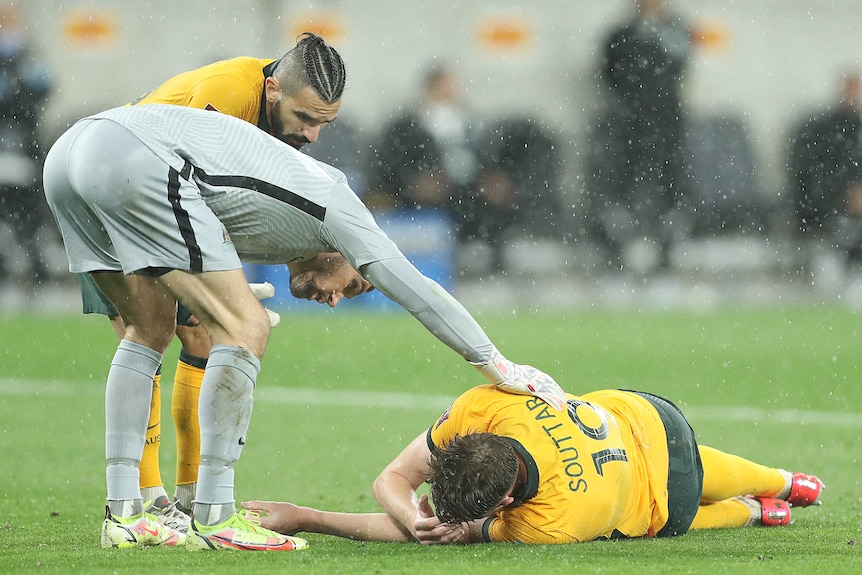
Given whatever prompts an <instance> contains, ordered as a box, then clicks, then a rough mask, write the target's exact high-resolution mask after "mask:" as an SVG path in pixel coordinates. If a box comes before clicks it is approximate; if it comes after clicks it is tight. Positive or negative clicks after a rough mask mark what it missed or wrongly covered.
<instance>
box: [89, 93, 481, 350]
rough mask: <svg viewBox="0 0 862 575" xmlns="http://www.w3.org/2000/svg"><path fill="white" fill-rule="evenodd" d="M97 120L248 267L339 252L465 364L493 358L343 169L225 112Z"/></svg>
mask: <svg viewBox="0 0 862 575" xmlns="http://www.w3.org/2000/svg"><path fill="white" fill-rule="evenodd" d="M93 117H94V118H104V119H108V120H111V121H113V122H116V123H117V124H120V125H121V126H124V127H125V128H126V129H127V130H129V131H130V132H131V133H132V134H134V135H135V136H136V137H137V138H138V139H139V140H140V141H141V142H142V143H143V144H144V145H146V146H147V147H148V148H149V149H150V150H152V151H153V153H155V154H156V155H157V156H158V157H159V158H161V159H162V160H163V161H164V162H165V163H166V164H168V165H169V166H171V167H172V168H173V169H175V170H176V171H177V172H179V174H180V177H183V178H185V179H187V180H189V181H192V182H194V183H195V184H196V186H197V188H198V189H199V190H200V193H201V196H202V197H203V199H204V200H205V201H206V203H207V205H208V206H209V207H210V209H211V210H212V211H213V212H214V213H215V215H216V216H217V217H218V218H219V219H220V220H221V221H222V223H223V224H224V225H225V227H226V228H227V231H228V233H229V234H230V238H231V240H232V241H233V244H234V246H235V248H236V250H237V253H238V254H239V256H240V259H241V260H242V261H244V262H249V263H262V264H283V263H287V262H291V261H295V260H299V259H303V258H307V257H311V256H313V255H315V254H318V253H321V252H330V251H337V252H340V253H341V254H343V255H344V257H345V258H346V259H347V260H348V261H349V262H350V263H351V265H353V266H354V267H355V268H356V269H357V270H359V272H360V273H361V274H362V275H363V277H365V278H366V279H368V281H370V282H371V283H372V284H373V285H374V286H375V287H376V288H377V289H379V290H380V291H381V292H383V293H384V294H385V295H386V296H387V297H389V298H391V299H392V300H394V301H395V302H397V303H398V304H400V305H401V306H402V307H404V308H405V309H406V310H407V311H409V312H410V313H411V314H412V315H413V316H414V317H415V318H416V319H418V320H419V321H420V322H421V323H422V324H423V325H424V326H425V327H426V328H427V329H428V330H429V331H430V332H431V333H432V334H434V335H435V336H436V337H437V338H438V339H440V340H441V341H442V342H443V343H445V344H446V345H447V346H449V347H450V348H452V349H453V350H455V351H456V352H458V353H459V354H461V355H462V356H463V357H464V358H465V359H467V360H469V361H472V362H485V361H487V359H488V358H489V356H490V354H491V350H492V347H493V346H492V343H491V341H490V340H489V339H488V336H487V335H486V334H485V332H484V331H483V330H482V328H481V327H480V326H479V325H478V324H477V323H476V321H475V320H474V319H473V317H472V316H471V315H470V314H469V313H468V312H467V311H466V310H465V309H464V308H463V307H462V306H461V305H460V304H459V303H458V302H457V301H456V300H455V299H454V298H453V297H452V296H451V295H450V294H449V293H448V292H447V291H446V290H444V289H443V288H442V287H441V286H440V285H439V284H437V283H436V282H434V281H432V280H431V279H429V278H426V277H425V276H423V275H422V274H421V273H420V272H419V271H418V270H417V269H416V268H415V267H414V266H413V265H412V264H410V262H408V261H407V259H406V258H405V257H404V255H403V254H402V253H401V251H400V250H399V249H398V247H397V246H396V245H395V243H394V242H393V241H392V240H391V239H390V238H389V237H388V236H387V235H386V234H385V233H384V232H383V230H381V229H380V227H379V226H378V225H377V223H376V222H375V221H374V218H373V216H372V215H371V212H369V210H368V208H367V207H366V206H365V205H364V204H363V203H362V201H361V200H360V199H359V198H358V197H357V196H356V194H355V193H354V192H353V190H351V189H350V187H349V185H348V184H347V180H346V178H345V176H344V174H343V173H341V172H340V171H339V170H337V169H335V168H333V167H332V166H329V165H327V164H324V163H322V162H319V161H317V160H315V159H313V158H311V157H309V156H306V155H305V154H303V153H301V152H299V151H298V150H295V149H294V148H292V147H291V146H289V145H287V144H285V143H283V142H280V141H279V140H277V139H275V138H274V137H272V136H270V135H268V134H266V133H264V132H263V131H261V130H259V129H258V128H256V127H255V126H252V125H251V124H249V123H247V122H244V121H242V120H239V119H237V118H234V117H232V116H227V115H224V114H220V113H218V112H212V111H206V110H198V109H192V108H186V107H181V106H169V105H161V104H151V105H144V106H131V107H121V108H114V109H112V110H108V111H105V112H102V113H100V114H96V115H95V116H93Z"/></svg>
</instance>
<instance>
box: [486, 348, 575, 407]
mask: <svg viewBox="0 0 862 575" xmlns="http://www.w3.org/2000/svg"><path fill="white" fill-rule="evenodd" d="M470 363H471V364H472V365H474V366H475V367H476V368H477V369H478V370H479V371H480V372H482V375H484V376H485V377H487V378H488V380H490V382H491V383H493V384H494V385H496V386H497V387H499V388H500V389H503V390H506V391H510V392H512V393H519V394H521V395H533V396H535V397H538V398H539V399H542V400H544V401H545V402H546V403H547V404H548V405H550V406H551V407H553V408H554V409H556V410H557V411H562V410H563V407H564V406H565V404H566V393H565V392H564V391H563V388H561V387H560V386H559V385H558V384H557V382H556V381H554V378H552V377H551V376H550V375H548V374H546V373H544V372H541V371H539V370H538V369H536V368H535V367H533V366H531V365H519V364H517V363H513V362H511V361H509V360H508V359H506V358H505V357H503V354H502V353H500V352H499V351H498V350H497V348H496V347H495V348H493V350H492V351H491V357H490V358H488V361H487V362H486V363H473V362H470Z"/></svg>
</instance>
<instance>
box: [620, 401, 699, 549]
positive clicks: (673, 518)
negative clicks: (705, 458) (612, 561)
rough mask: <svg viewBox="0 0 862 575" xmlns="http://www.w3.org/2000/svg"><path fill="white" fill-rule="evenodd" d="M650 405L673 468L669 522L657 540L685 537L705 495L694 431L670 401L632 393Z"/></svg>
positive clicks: (669, 498)
mask: <svg viewBox="0 0 862 575" xmlns="http://www.w3.org/2000/svg"><path fill="white" fill-rule="evenodd" d="M632 393H636V394H638V395H640V396H641V397H643V398H644V399H646V400H647V401H649V402H650V403H651V404H652V405H653V406H654V407H655V408H656V411H658V415H659V417H660V418H661V421H662V423H664V428H665V432H666V434H667V451H668V455H669V456H670V465H669V469H668V478H667V494H668V501H667V507H668V520H667V523H666V524H665V526H664V527H662V529H661V531H659V532H658V533H656V537H673V536H674V535H682V534H684V533H686V532H687V531H688V529H689V527H691V522H692V521H694V516H695V515H697V510H698V507H699V506H700V499H701V496H702V495H703V463H702V462H701V461H700V452H699V451H698V449H697V441H695V437H694V431H693V430H692V429H691V425H689V423H688V421H687V420H686V419H685V416H683V414H682V412H681V411H680V410H679V408H678V407H677V406H675V405H674V404H673V403H671V402H670V401H668V400H666V399H664V398H663V397H659V396H657V395H653V394H651V393H645V392H642V391H633V392H632Z"/></svg>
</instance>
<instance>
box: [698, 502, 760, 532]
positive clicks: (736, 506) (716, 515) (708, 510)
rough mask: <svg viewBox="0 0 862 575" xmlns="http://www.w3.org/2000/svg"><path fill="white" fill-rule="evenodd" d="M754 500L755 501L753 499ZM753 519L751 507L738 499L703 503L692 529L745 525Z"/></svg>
mask: <svg viewBox="0 0 862 575" xmlns="http://www.w3.org/2000/svg"><path fill="white" fill-rule="evenodd" d="M752 502H753V501H752ZM750 521H751V508H750V507H749V506H747V505H745V504H744V503H742V502H740V501H738V500H737V499H725V500H724V501H718V502H716V503H701V505H700V507H698V508H697V515H695V516H694V521H693V522H692V523H691V528H692V529H725V528H730V527H745V526H746V525H747V524H748V523H749V522H750Z"/></svg>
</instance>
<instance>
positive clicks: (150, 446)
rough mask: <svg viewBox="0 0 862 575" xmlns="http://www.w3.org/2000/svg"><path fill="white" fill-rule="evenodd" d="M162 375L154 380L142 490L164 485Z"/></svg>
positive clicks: (143, 456) (159, 374)
mask: <svg viewBox="0 0 862 575" xmlns="http://www.w3.org/2000/svg"><path fill="white" fill-rule="evenodd" d="M161 381H162V373H161V368H160V369H159V372H158V373H157V374H156V377H154V378H153V399H152V401H151V402H150V421H149V422H148V423H147V440H146V442H145V443H144V454H143V455H142V456H141V480H140V482H141V489H147V488H148V487H158V486H160V485H162V474H161V471H160V470H159V447H160V446H161V443H162V413H161V411H162V390H161Z"/></svg>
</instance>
